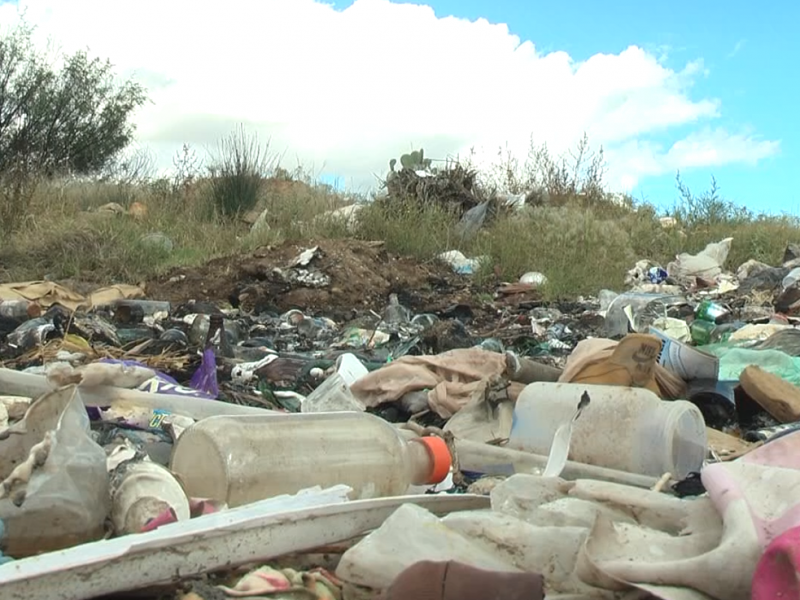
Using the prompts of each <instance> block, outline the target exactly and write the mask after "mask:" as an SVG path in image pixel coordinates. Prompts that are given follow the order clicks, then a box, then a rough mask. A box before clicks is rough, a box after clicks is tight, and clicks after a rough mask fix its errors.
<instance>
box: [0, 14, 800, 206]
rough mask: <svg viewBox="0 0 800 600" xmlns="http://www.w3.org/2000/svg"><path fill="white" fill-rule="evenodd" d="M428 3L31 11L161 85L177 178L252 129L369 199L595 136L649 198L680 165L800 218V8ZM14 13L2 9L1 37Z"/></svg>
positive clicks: (121, 67) (161, 114)
mask: <svg viewBox="0 0 800 600" xmlns="http://www.w3.org/2000/svg"><path fill="white" fill-rule="evenodd" d="M419 1H421V2H423V4H416V3H410V2H403V1H402V0H392V1H391V2H390V1H389V0H348V1H342V0H305V1H302V2H301V1H299V0H282V1H278V0H271V1H266V0H263V1H260V2H259V1H255V0H253V1H245V2H240V3H237V4H236V9H235V10H232V9H230V8H228V7H227V6H221V5H214V4H202V5H198V4H197V3H196V2H192V0H169V2H158V3H157V2H156V0H114V2H108V1H107V0H16V4H18V5H19V6H20V7H23V8H24V9H25V10H26V12H27V15H28V19H29V20H30V21H31V22H33V23H34V24H35V25H36V27H37V31H40V32H41V36H42V38H41V39H42V40H44V39H46V38H45V36H46V37H49V38H50V39H52V40H53V41H54V42H55V43H56V44H57V45H58V46H59V47H61V48H63V49H64V50H76V49H79V48H88V49H89V50H90V52H91V53H92V54H94V55H96V56H99V57H101V58H108V59H109V60H111V62H112V63H113V64H114V65H115V66H116V68H117V70H118V72H120V73H121V74H122V75H124V76H133V77H135V78H136V79H137V80H138V81H139V82H141V83H142V84H143V85H145V87H146V88H147V89H148V92H149V94H150V97H151V100H152V103H151V104H149V105H148V106H146V107H144V108H143V109H142V110H141V111H139V113H137V117H136V118H137V142H138V143H139V144H140V146H142V147H146V148H148V150H150V151H152V152H153V153H154V155H155V156H156V157H157V166H158V167H159V168H160V169H165V170H168V169H170V168H171V167H172V165H173V157H174V156H175V154H176V152H178V151H179V150H180V148H181V147H182V145H183V144H184V143H187V144H189V145H190V146H192V147H193V148H196V149H202V148H209V147H215V146H216V144H217V142H218V141H219V139H220V137H221V136H223V135H226V134H228V133H229V132H230V131H231V130H233V129H234V128H235V127H238V126H239V125H245V126H246V127H247V128H248V129H250V130H252V131H255V132H256V133H258V134H259V135H260V136H263V137H267V138H269V139H270V141H271V146H270V147H271V149H272V150H273V151H274V152H276V153H279V154H280V155H281V156H282V157H283V160H284V165H285V166H288V167H290V168H294V166H295V165H297V164H300V165H302V166H304V167H306V168H308V169H309V170H310V171H312V172H313V173H315V174H320V173H323V174H329V175H330V176H331V177H333V176H339V179H340V181H341V182H342V183H343V184H344V185H346V186H347V187H350V188H352V189H354V190H356V191H368V190H369V189H370V188H371V187H374V185H375V183H376V181H378V179H379V178H380V177H382V176H383V175H384V174H385V173H386V170H387V164H388V161H389V159H390V158H391V157H397V156H398V155H399V154H401V153H403V152H407V151H409V150H411V149H412V148H419V147H423V148H424V149H425V151H426V154H427V155H428V156H430V157H433V158H446V157H448V156H452V155H453V154H458V153H461V152H465V151H467V150H468V149H469V148H471V147H475V146H478V147H480V148H482V149H483V152H484V153H483V155H482V156H481V157H480V160H483V161H485V164H489V163H491V162H492V161H493V160H494V157H495V156H496V149H497V148H498V146H500V145H501V144H505V143H507V144H508V145H509V147H510V148H512V150H513V151H514V152H517V153H520V154H523V153H524V152H525V151H526V150H527V146H528V140H529V136H530V135H531V132H535V135H536V136H539V137H534V141H535V142H538V143H540V142H547V143H548V144H549V145H550V147H551V148H565V147H568V146H570V145H572V144H573V143H574V140H575V139H577V138H578V137H579V136H580V134H581V133H582V132H583V131H584V130H591V132H592V135H595V136H597V137H596V138H595V139H592V138H590V142H593V143H594V144H599V143H603V144H605V146H606V148H607V150H608V153H609V156H608V158H609V171H610V172H609V176H608V182H609V184H610V186H612V187H613V188H615V189H623V188H628V187H630V186H633V188H632V191H633V194H634V196H636V197H637V198H643V199H645V200H648V201H650V202H652V203H654V204H656V205H658V206H661V207H665V206H668V205H670V204H672V203H673V202H674V201H675V199H676V198H677V191H676V189H675V181H674V177H675V170H676V169H677V168H680V169H681V172H682V176H683V179H684V181H685V182H686V183H687V184H688V185H689V186H690V187H691V188H692V190H693V191H695V193H701V192H702V191H703V190H705V189H707V187H708V185H709V183H710V179H711V176H712V175H713V176H715V177H716V179H717V182H718V184H719V186H720V188H721V191H722V194H723V195H724V196H725V197H727V198H728V199H730V200H733V201H735V202H737V203H739V204H743V205H745V206H747V207H749V208H751V209H752V210H755V211H765V212H781V211H785V212H790V213H793V214H800V194H798V192H796V191H795V185H794V166H795V163H796V162H798V160H800V142H798V137H799V136H800V119H798V118H797V117H796V115H795V110H794V107H793V106H791V105H790V103H791V102H792V101H793V100H794V98H795V97H796V96H797V92H798V90H797V89H796V88H797V86H798V83H797V78H796V77H792V74H793V73H794V72H796V71H797V69H796V67H795V63H796V61H797V59H798V58H800V52H798V51H797V50H796V46H797V44H798V43H797V42H793V41H792V40H793V39H796V32H795V31H794V29H795V28H796V24H797V23H798V22H800V3H798V4H793V3H789V2H788V1H787V0H776V1H773V2H763V3H760V4H754V3H752V2H745V1H744V0H733V1H732V2H725V3H723V2H720V1H719V0H707V1H706V2H698V3H691V4H690V3H688V2H686V1H685V0H674V1H672V2H669V3H665V2H633V1H632V0H611V1H610V2H600V1H599V0H571V1H570V0H565V1H564V2H553V1H550V2H548V3H543V2H539V1H537V0H526V1H522V0H493V1H489V0H482V1H477V0H458V1H456V0H419ZM331 2H333V7H332V6H331ZM16 10H17V7H16V6H14V5H13V4H9V3H7V2H5V3H4V2H3V0H0V25H1V24H3V23H9V22H11V21H13V19H15V18H16V16H15V15H16ZM154 11H155V12H157V13H158V15H159V18H158V19H153V18H152V14H153V12H154ZM434 12H435V14H434ZM451 16H452V17H456V18H455V19H449V18H446V17H451ZM479 19H484V20H485V21H479ZM487 21H488V23H493V24H498V23H499V24H504V25H505V26H507V27H508V30H506V29H505V28H504V27H502V26H497V25H488V24H487ZM120 22H125V23H127V25H128V26H127V27H124V28H119V27H118V24H119V23H120ZM141 31H147V32H148V35H147V38H148V39H147V43H145V44H143V43H142V37H141ZM210 33H211V34H213V36H214V38H215V40H216V43H215V44H209V43H208V39H209V34H210ZM176 47H179V48H182V49H185V51H183V50H182V51H181V52H176V51H175V48H176ZM534 47H535V51H534ZM640 49H642V50H643V51H642V50H640ZM397 73H400V74H401V75H402V77H405V79H402V77H400V76H399V75H397ZM398 77H400V78H399V79H398ZM398 83H400V84H401V85H397V84H398ZM409 107H411V109H409ZM420 108H421V110H420ZM612 155H613V156H612ZM756 159H758V160H756ZM323 177H327V176H326V175H323Z"/></svg>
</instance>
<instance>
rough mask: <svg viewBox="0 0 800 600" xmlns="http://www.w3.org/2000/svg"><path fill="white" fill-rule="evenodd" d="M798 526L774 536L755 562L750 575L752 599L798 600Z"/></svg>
mask: <svg viewBox="0 0 800 600" xmlns="http://www.w3.org/2000/svg"><path fill="white" fill-rule="evenodd" d="M798 567H800V527H794V528H793V529H789V530H788V531H785V532H784V533H782V534H781V535H779V536H778V537H776V538H775V539H774V540H772V542H771V543H770V545H769V546H768V547H767V550H766V552H764V555H763V556H762V557H761V560H759V561H758V566H756V572H755V574H754V575H753V589H752V595H751V598H752V600H796V599H798V598H800V574H799V573H798V570H799V569H798Z"/></svg>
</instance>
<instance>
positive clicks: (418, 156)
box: [400, 148, 431, 170]
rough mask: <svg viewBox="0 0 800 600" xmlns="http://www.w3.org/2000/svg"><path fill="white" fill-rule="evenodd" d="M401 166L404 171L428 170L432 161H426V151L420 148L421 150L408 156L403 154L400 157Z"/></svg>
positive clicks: (428, 159) (414, 151)
mask: <svg viewBox="0 0 800 600" xmlns="http://www.w3.org/2000/svg"><path fill="white" fill-rule="evenodd" d="M400 164H401V165H402V167H403V168H404V169H411V170H416V169H428V168H430V166H431V159H430V158H427V159H426V158H425V151H424V150H423V149H422V148H420V149H419V150H413V151H411V152H409V153H408V154H403V155H402V156H401V157H400Z"/></svg>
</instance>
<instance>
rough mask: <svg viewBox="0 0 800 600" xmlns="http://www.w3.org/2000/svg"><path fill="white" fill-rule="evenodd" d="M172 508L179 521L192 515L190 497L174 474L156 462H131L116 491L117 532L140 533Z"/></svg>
mask: <svg viewBox="0 0 800 600" xmlns="http://www.w3.org/2000/svg"><path fill="white" fill-rule="evenodd" d="M170 509H171V510H173V511H174V512H175V518H176V519H177V520H178V521H184V520H186V519H188V518H189V516H190V514H189V499H188V498H187V497H186V494H185V493H184V492H183V488H181V486H180V484H179V483H178V482H177V480H176V479H175V478H174V477H173V476H172V474H171V473H170V472H169V471H167V470H166V469H165V468H164V467H162V466H161V465H158V464H155V463H152V462H139V463H135V464H131V465H128V466H127V467H126V469H125V472H124V475H123V476H122V478H121V480H120V482H119V484H118V485H117V486H116V487H115V489H114V490H113V492H112V508H111V520H112V522H113V523H114V529H115V530H116V532H117V534H119V535H123V534H126V533H140V532H141V531H142V530H143V529H144V526H145V525H146V524H147V523H148V522H149V521H150V520H151V519H155V518H157V517H159V516H160V515H162V514H163V513H164V512H165V511H168V510H170Z"/></svg>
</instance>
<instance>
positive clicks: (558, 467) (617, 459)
mask: <svg viewBox="0 0 800 600" xmlns="http://www.w3.org/2000/svg"><path fill="white" fill-rule="evenodd" d="M732 243H733V240H732V239H726V240H722V241H720V242H717V243H713V244H709V245H708V247H706V248H705V250H703V251H702V252H700V253H699V254H696V255H690V254H681V255H679V256H677V257H676V259H675V261H673V262H671V263H670V264H668V265H666V266H664V265H658V264H653V263H651V262H649V261H646V260H643V261H640V262H639V263H637V264H636V265H634V267H633V268H632V269H631V271H630V272H629V273H628V276H627V279H626V281H627V282H628V284H629V289H628V290H624V291H621V293H618V292H614V291H611V290H603V291H602V292H601V293H600V294H599V297H598V298H596V299H591V298H588V299H587V298H579V299H577V300H576V301H574V302H570V303H567V302H562V303H550V304H548V303H545V302H543V301H542V300H541V298H540V296H539V294H538V291H537V290H538V287H539V286H540V285H541V283H542V281H543V280H546V277H545V276H546V274H540V273H529V274H526V276H524V277H523V278H522V280H521V281H518V282H511V283H505V284H501V285H499V286H498V287H496V288H495V289H486V288H483V289H480V288H478V287H476V286H475V285H474V284H473V283H472V282H471V280H470V278H469V276H466V275H459V274H458V273H454V272H453V269H452V267H451V265H448V264H447V263H446V262H444V261H442V262H441V263H440V264H439V263H437V264H431V265H426V266H424V267H423V266H421V265H416V264H414V263H412V262H411V261H408V260H405V259H399V258H397V257H391V256H389V255H388V254H386V253H385V251H384V250H383V249H382V247H381V246H380V245H379V244H366V243H362V242H353V241H347V242H343V241H339V242H324V243H321V244H320V245H319V246H315V247H311V248H298V247H295V246H291V245H282V246H278V247H274V248H266V249H261V250H259V251H256V252H255V253H254V254H253V255H250V256H240V257H235V258H228V259H221V260H218V261H212V262H211V263H209V264H208V265H207V266H206V267H205V268H203V269H200V270H198V271H196V272H191V271H176V272H175V273H171V274H169V275H167V276H166V277H164V278H163V279H161V280H159V281H155V282H152V283H150V284H148V285H147V286H146V287H139V286H128V285H114V286H110V287H106V288H100V289H96V290H93V291H91V292H89V293H78V291H77V290H74V289H71V288H68V287H66V286H63V285H60V284H58V283H56V282H51V281H36V282H22V283H13V284H3V285H0V367H1V368H0V549H2V554H0V597H2V598H14V599H22V598H64V599H66V598H70V599H89V598H97V597H101V596H102V597H105V596H108V595H111V594H119V593H123V592H130V591H134V590H135V591H137V593H138V594H139V595H140V597H142V596H141V595H142V594H145V593H148V594H150V595H149V597H153V598H155V597H162V598H180V599H185V600H200V599H202V600H212V599H219V598H264V597H269V598H277V599H294V598H313V599H321V600H333V599H335V600H343V599H344V600H362V599H369V598H384V599H394V600H400V599H403V600H406V599H411V598H438V599H441V600H455V598H459V599H460V600H472V599H475V600H478V599H485V598H489V597H497V598H504V599H511V600H514V599H532V598H548V599H551V598H562V599H567V598H589V597H591V598H626V599H628V598H662V599H667V600H678V599H680V600H684V599H690V598H692V599H694V598H697V599H707V598H715V599H720V600H729V599H734V600H735V599H738V598H743V599H744V598H751V597H752V598H759V599H761V598H775V597H782V598H790V597H800V595H799V593H798V589H800V587H798V576H797V572H798V568H799V567H800V564H798V561H797V559H796V550H795V549H796V547H797V543H798V541H800V510H798V508H797V506H796V503H797V498H798V497H800V494H799V493H800V387H799V386H800V329H798V327H797V323H798V319H797V317H796V315H797V313H798V312H800V248H794V247H789V248H788V249H787V253H786V256H785V260H784V263H783V264H782V265H781V266H780V267H775V266H771V265H765V264H762V263H757V262H755V261H749V262H748V263H745V264H744V265H741V266H740V267H739V268H738V270H737V271H736V273H729V272H727V271H726V269H725V263H726V260H727V254H728V251H729V249H730V247H731V244H732ZM144 597H148V596H144Z"/></svg>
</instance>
